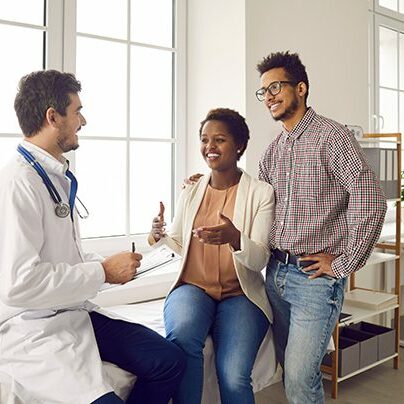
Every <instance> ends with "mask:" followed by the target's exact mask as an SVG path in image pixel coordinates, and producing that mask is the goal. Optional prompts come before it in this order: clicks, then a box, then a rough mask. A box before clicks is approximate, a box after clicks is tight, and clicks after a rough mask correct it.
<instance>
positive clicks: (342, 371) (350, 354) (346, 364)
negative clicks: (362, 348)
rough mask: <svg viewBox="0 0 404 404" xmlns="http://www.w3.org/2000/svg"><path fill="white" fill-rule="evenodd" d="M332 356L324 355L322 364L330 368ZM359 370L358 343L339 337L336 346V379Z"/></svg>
mask: <svg viewBox="0 0 404 404" xmlns="http://www.w3.org/2000/svg"><path fill="white" fill-rule="evenodd" d="M331 355H332V354H326V355H325V356H324V359H323V364H324V365H326V366H330V367H331V366H332V356H331ZM358 369H359V342H358V341H355V340H353V339H349V338H344V337H340V338H339V346H338V377H344V376H345V375H348V374H349V373H352V372H355V371H356V370H358Z"/></svg>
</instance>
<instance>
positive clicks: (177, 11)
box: [0, 0, 185, 249]
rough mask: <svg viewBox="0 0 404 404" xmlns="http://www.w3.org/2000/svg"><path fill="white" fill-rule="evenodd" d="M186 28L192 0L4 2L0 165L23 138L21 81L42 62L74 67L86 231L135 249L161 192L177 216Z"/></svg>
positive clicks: (76, 157)
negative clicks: (82, 120)
mask: <svg viewBox="0 0 404 404" xmlns="http://www.w3.org/2000/svg"><path fill="white" fill-rule="evenodd" d="M94 16H96V18H94ZM184 33H185V0H177V1H174V0H154V1H149V0H71V1H61V0H55V1H45V0H8V1H6V0H2V1H1V2H0V49H1V51H2V54H3V55H8V60H9V62H8V63H7V64H6V65H4V64H3V72H4V73H3V74H2V75H1V77H2V78H1V77H0V89H1V93H2V97H1V98H0V166H1V164H2V163H3V162H4V161H5V159H6V157H7V156H8V155H9V154H10V153H12V152H14V150H15V147H16V144H17V143H18V142H19V140H20V138H21V135H20V129H19V126H18V123H17V119H16V118H15V112H14V110H13V101H14V97H15V93H16V87H17V83H18V80H19V79H20V78H21V77H22V76H23V75H24V74H27V73H29V72H31V71H34V70H40V69H43V68H56V69H59V70H63V71H68V72H73V73H75V74H76V77H77V78H78V79H79V80H80V81H81V83H82V92H81V94H80V97H81V100H82V103H83V115H84V116H85V117H86V119H87V125H86V127H83V128H82V130H81V131H80V133H79V135H80V137H81V140H80V148H79V149H78V151H77V152H76V153H70V155H69V156H68V157H69V159H70V161H71V163H72V166H73V169H74V170H75V172H76V174H77V178H78V180H79V189H78V195H79V197H80V199H81V200H82V201H83V202H84V203H85V205H86V206H87V208H88V210H89V211H90V217H89V218H88V219H87V220H82V221H81V229H82V237H83V238H91V239H97V241H98V240H100V242H101V243H102V241H103V240H102V239H103V238H106V237H114V236H119V237H118V238H119V239H121V240H122V246H121V248H127V245H126V244H123V243H127V238H128V237H130V236H132V235H135V234H140V233H145V232H148V231H149V228H150V223H151V219H152V218H153V217H154V216H155V215H156V214H157V213H158V209H159V201H163V202H164V203H165V205H166V220H167V221H170V219H171V217H172V214H173V209H174V203H173V201H175V199H176V196H177V195H176V194H178V191H179V189H180V185H179V184H181V182H182V178H184V172H185V159H180V158H178V156H179V155H181V154H183V153H184V152H185V141H184V137H185V133H184V132H185V130H184V128H185V95H184V94H185V83H184V80H185V73H184V72H185V62H184V61H185V59H184V52H183V51H184V49H185V46H184V43H185V39H184V38H185V35H184ZM4 67H5V68H6V70H4ZM116 240H117V238H115V241H114V240H113V242H116ZM128 245H129V244H128ZM92 247H94V245H92ZM117 248H119V247H117ZM96 249H98V248H97V247H96Z"/></svg>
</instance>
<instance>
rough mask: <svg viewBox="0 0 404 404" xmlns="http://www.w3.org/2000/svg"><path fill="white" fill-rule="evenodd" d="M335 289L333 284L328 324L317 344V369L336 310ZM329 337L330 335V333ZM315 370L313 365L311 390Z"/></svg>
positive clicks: (313, 393) (335, 286) (335, 285)
mask: <svg viewBox="0 0 404 404" xmlns="http://www.w3.org/2000/svg"><path fill="white" fill-rule="evenodd" d="M336 288H337V284H336V283H335V284H334V287H333V289H334V290H333V296H332V297H333V300H332V302H328V304H329V305H330V306H331V312H330V316H329V318H328V322H327V326H326V327H324V332H323V335H322V337H321V339H320V341H321V343H320V344H319V348H321V349H318V352H317V355H316V359H317V361H316V367H317V368H318V364H319V363H321V359H322V358H320V355H321V352H322V351H323V350H324V348H323V347H324V344H325V337H326V334H327V333H326V330H329V329H330V326H331V319H332V317H333V314H334V311H336V310H337V304H336V302H335V295H336ZM331 335H332V333H331ZM316 370H317V369H315V368H314V364H313V369H312V378H311V381H310V382H311V390H312V389H313V381H314V378H315V377H316V375H317V373H316ZM312 395H313V399H314V397H315V392H314V391H312ZM314 402H315V401H313V403H314Z"/></svg>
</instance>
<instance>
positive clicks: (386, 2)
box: [379, 0, 397, 11]
mask: <svg viewBox="0 0 404 404" xmlns="http://www.w3.org/2000/svg"><path fill="white" fill-rule="evenodd" d="M379 6H382V7H386V8H389V9H390V10H394V11H397V0H379Z"/></svg>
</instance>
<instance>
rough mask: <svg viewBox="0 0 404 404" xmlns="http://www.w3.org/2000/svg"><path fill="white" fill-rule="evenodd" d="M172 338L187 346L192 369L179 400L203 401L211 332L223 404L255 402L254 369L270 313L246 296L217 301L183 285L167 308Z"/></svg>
mask: <svg viewBox="0 0 404 404" xmlns="http://www.w3.org/2000/svg"><path fill="white" fill-rule="evenodd" d="M164 321H165V327H166V332H167V338H168V339H169V340H170V341H172V342H174V343H175V344H176V345H178V346H179V347H181V348H182V349H183V350H184V352H185V354H186V357H187V368H186V371H185V375H184V377H183V379H182V381H181V384H180V387H179V389H178V391H177V393H176V394H175V395H174V403H175V404H199V403H200V402H201V399H202V387H203V348H204V346H205V340H206V337H207V336H208V334H211V336H212V339H213V345H214V349H215V361H216V373H217V377H218V383H219V389H220V397H221V402H222V404H228V403H231V404H237V403H240V404H250V403H254V394H253V391H252V386H251V372H252V368H253V366H254V362H255V357H256V356H257V352H258V349H259V347H260V345H261V342H262V340H263V338H264V336H265V334H266V332H267V330H268V326H269V321H268V319H267V318H266V316H265V314H264V313H263V312H262V311H261V310H260V309H259V308H258V307H257V306H256V305H255V304H253V303H252V302H251V301H250V300H249V299H247V298H246V297H245V296H235V297H229V298H227V299H224V300H221V301H216V300H214V299H212V298H211V297H210V296H208V295H207V294H206V293H205V292H204V291H203V290H202V289H200V288H198V287H196V286H193V285H182V286H179V287H178V288H176V289H175V290H174V291H172V292H171V293H170V295H169V296H168V297H167V300H166V303H165V307H164Z"/></svg>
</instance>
